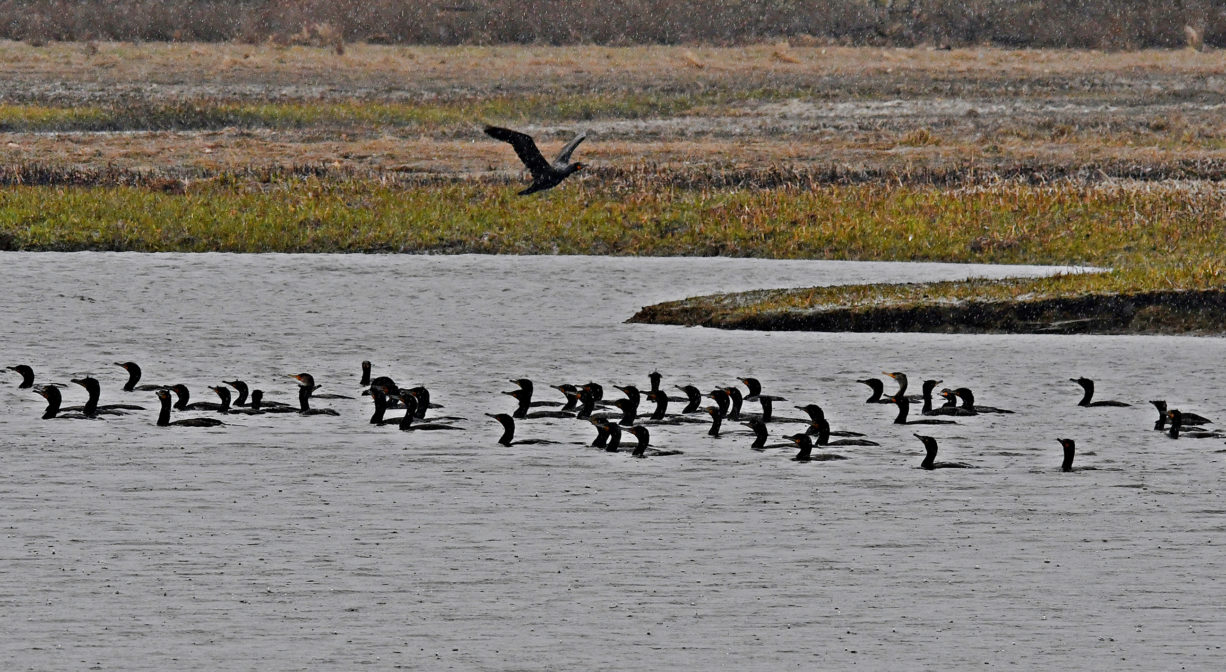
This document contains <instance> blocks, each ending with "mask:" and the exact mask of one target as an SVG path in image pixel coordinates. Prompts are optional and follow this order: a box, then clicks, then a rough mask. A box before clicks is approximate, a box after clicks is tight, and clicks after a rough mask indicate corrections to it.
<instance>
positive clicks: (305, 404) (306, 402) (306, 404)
mask: <svg viewBox="0 0 1226 672" xmlns="http://www.w3.org/2000/svg"><path fill="white" fill-rule="evenodd" d="M317 389H319V386H318V385H299V386H298V414H299V415H340V413H339V412H337V411H336V410H335V409H332V408H311V393H313V392H314V391H315V390H317Z"/></svg>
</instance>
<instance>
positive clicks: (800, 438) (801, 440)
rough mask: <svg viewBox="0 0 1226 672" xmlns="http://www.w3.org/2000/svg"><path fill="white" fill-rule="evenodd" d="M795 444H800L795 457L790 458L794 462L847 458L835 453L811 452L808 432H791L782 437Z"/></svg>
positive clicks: (811, 440) (810, 439) (811, 444)
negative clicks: (789, 434)
mask: <svg viewBox="0 0 1226 672" xmlns="http://www.w3.org/2000/svg"><path fill="white" fill-rule="evenodd" d="M783 438H785V439H787V440H789V441H791V442H792V443H795V444H796V445H797V446H800V452H799V453H796V457H793V458H792V460H793V461H795V462H818V461H825V460H846V459H847V458H846V457H844V456H842V455H839V454H837V453H818V454H817V455H814V454H813V439H812V438H810V437H809V435H808V434H793V435H791V436H785V437H783Z"/></svg>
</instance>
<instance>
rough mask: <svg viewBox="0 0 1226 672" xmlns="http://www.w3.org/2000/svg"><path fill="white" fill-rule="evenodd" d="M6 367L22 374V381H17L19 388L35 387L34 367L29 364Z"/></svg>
mask: <svg viewBox="0 0 1226 672" xmlns="http://www.w3.org/2000/svg"><path fill="white" fill-rule="evenodd" d="M5 368H7V369H9V370H12V371H16V372H17V373H18V374H20V375H21V382H20V383H17V389H19V390H28V389H30V388H31V387H34V369H32V368H30V366H29V365H28V364H15V365H13V366H9V367H5Z"/></svg>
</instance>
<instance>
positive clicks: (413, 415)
mask: <svg viewBox="0 0 1226 672" xmlns="http://www.w3.org/2000/svg"><path fill="white" fill-rule="evenodd" d="M400 403H402V404H404V409H405V410H404V417H403V418H401V419H400V424H399V425H397V426H398V427H400V430H401V431H405V432H408V431H433V430H437V429H455V430H463V429H464V428H463V427H456V426H455V425H447V424H443V423H438V422H427V423H422V424H416V425H415V424H413V423H414V421H416V420H418V416H417V404H418V403H419V402H418V398H417V396H416V395H414V394H413V392H412V390H401V391H400Z"/></svg>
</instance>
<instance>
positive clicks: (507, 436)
mask: <svg viewBox="0 0 1226 672" xmlns="http://www.w3.org/2000/svg"><path fill="white" fill-rule="evenodd" d="M486 415H488V416H490V417H491V418H493V419H495V420H497V421H498V424H500V425H502V436H501V437H499V438H498V443H501V444H502V445H504V446H508V447H510V446H527V445H544V444H556V443H557V441H550V440H549V439H520V440H519V441H516V440H515V418H512V417H511V416H510V415H508V414H506V413H486Z"/></svg>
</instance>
